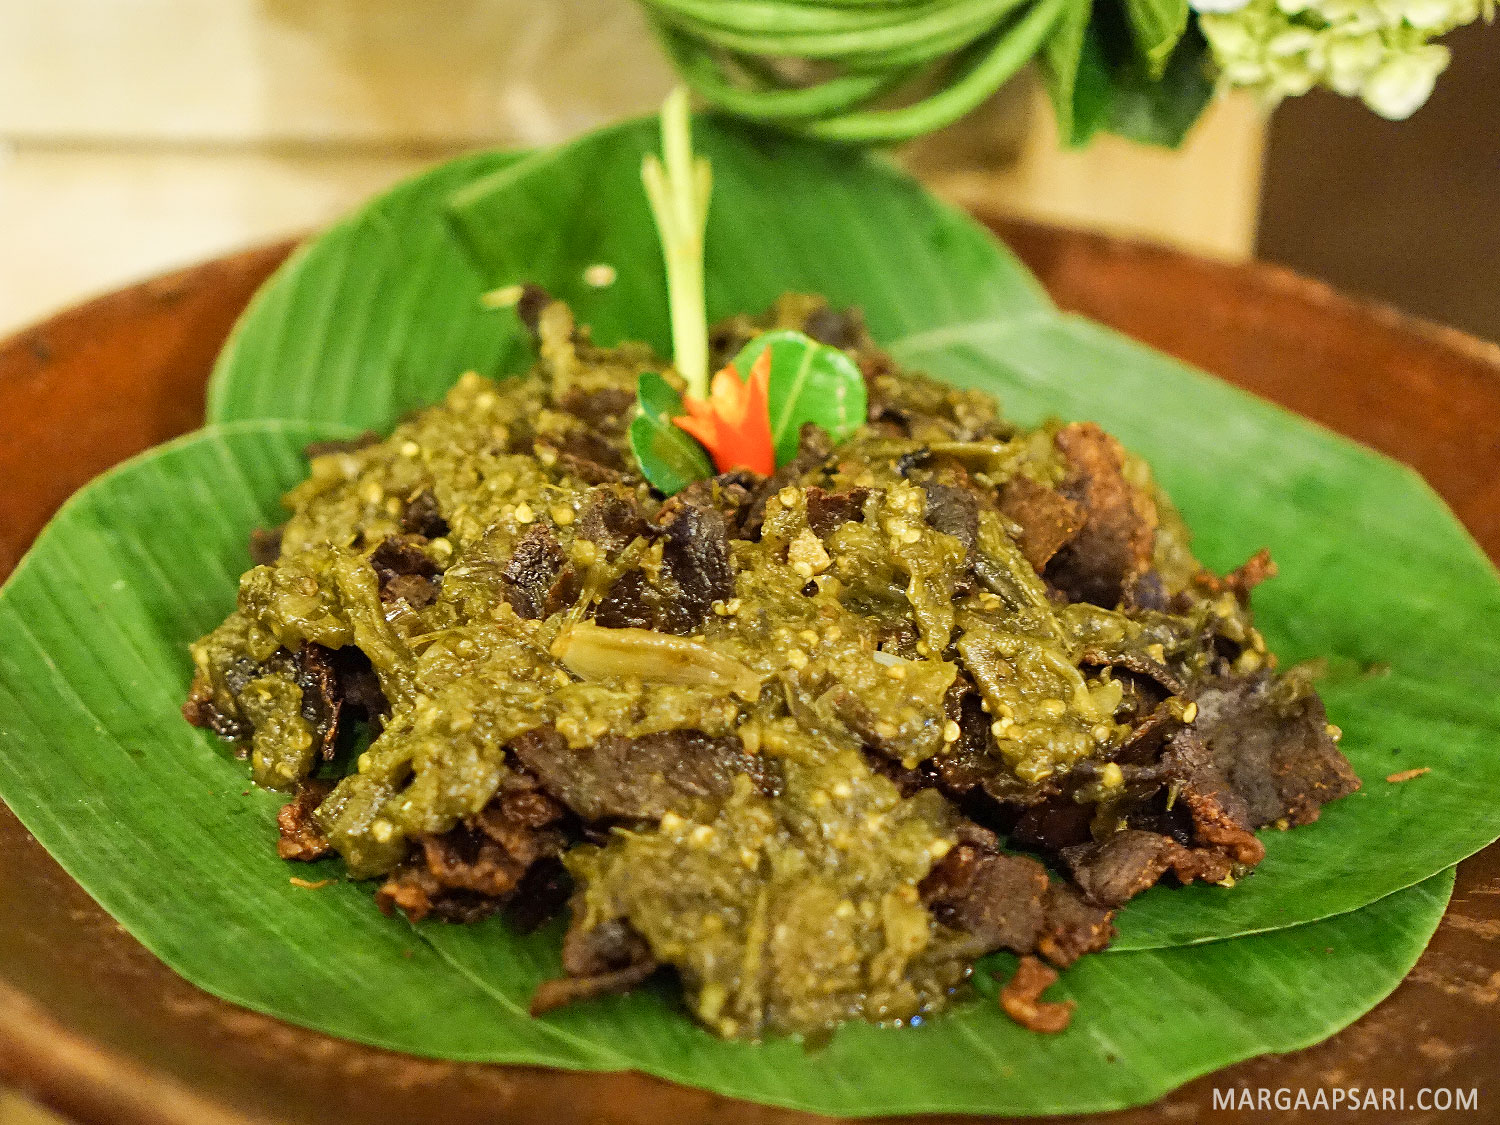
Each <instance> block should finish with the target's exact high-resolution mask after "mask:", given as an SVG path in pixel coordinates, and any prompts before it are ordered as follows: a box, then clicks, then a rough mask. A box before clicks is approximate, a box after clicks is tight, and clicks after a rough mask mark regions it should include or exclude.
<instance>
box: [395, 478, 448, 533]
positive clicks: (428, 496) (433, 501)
mask: <svg viewBox="0 0 1500 1125" xmlns="http://www.w3.org/2000/svg"><path fill="white" fill-rule="evenodd" d="M401 530H402V531H404V532H406V534H408V535H420V536H422V538H424V539H436V538H438V537H439V536H441V535H447V534H448V521H447V520H445V519H443V515H442V513H441V512H439V511H438V502H437V497H436V496H434V495H433V494H432V489H430V488H424V489H422V491H421V492H419V493H417V494H416V495H415V496H413V497H412V498H411V499H410V500H408V501H407V502H406V508H405V509H404V510H403V511H402V513H401Z"/></svg>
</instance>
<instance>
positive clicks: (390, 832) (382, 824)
mask: <svg viewBox="0 0 1500 1125" xmlns="http://www.w3.org/2000/svg"><path fill="white" fill-rule="evenodd" d="M395 834H396V826H395V825H393V824H392V823H391V822H390V821H388V820H377V821H375V822H374V823H372V824H371V825H370V835H371V836H373V837H375V842H376V843H377V844H385V843H389V842H390V839H391V837H392V836H394V835H395Z"/></svg>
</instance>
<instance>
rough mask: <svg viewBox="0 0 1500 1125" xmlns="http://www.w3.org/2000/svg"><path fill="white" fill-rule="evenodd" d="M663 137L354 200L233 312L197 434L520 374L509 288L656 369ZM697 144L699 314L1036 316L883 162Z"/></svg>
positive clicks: (644, 129) (724, 132) (925, 322)
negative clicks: (784, 308)
mask: <svg viewBox="0 0 1500 1125" xmlns="http://www.w3.org/2000/svg"><path fill="white" fill-rule="evenodd" d="M658 129H659V125H658V122H657V120H656V119H655V118H650V119H644V120H641V121H636V122H631V123H629V124H626V125H621V126H618V127H615V128H612V129H605V130H602V131H600V132H598V133H592V134H589V135H588V136H587V137H584V138H583V139H581V140H579V141H577V142H575V143H574V144H572V145H569V146H567V147H565V148H562V149H559V150H555V151H550V152H544V153H537V154H534V155H531V156H521V157H519V158H517V157H507V156H504V155H496V154H487V155H478V156H472V157H465V158H464V159H462V160H460V161H457V162H454V163H453V164H449V165H444V166H442V167H439V168H436V169H434V170H433V171H431V172H429V173H427V174H425V175H423V176H419V177H417V178H416V179H414V180H412V181H410V182H409V183H406V184H403V185H402V186H400V187H398V188H396V189H395V190H394V191H392V192H390V193H388V194H386V195H384V196H382V197H380V198H379V199H376V200H375V201H374V202H372V203H370V204H367V205H366V206H364V207H363V208H361V209H360V210H359V211H357V212H356V213H354V214H353V215H351V216H350V217H348V218H347V219H345V220H344V221H343V222H341V223H339V224H338V226H337V227H335V228H334V229H333V230H331V231H329V232H328V233H327V234H325V235H323V236H321V237H320V238H318V239H317V240H315V241H314V242H312V243H311V244H310V245H308V246H307V247H305V248H304V249H303V250H302V251H301V252H300V253H299V254H298V256H297V257H296V258H295V259H294V260H293V261H292V262H291V263H289V264H288V265H287V266H285V267H283V268H282V270H281V271H280V272H278V274H277V275H276V276H275V277H274V278H272V280H271V281H270V283H268V285H267V286H266V287H265V289H263V290H262V291H261V294H260V295H259V296H258V297H257V299H256V300H255V302H254V303H253V304H252V305H251V307H250V308H249V309H248V310H247V312H246V314H245V316H244V318H243V319H242V320H241V322H240V325H239V327H238V329H237V330H236V332H235V334H234V337H233V339H232V340H231V342H230V345H229V347H228V348H226V349H225V351H224V354H223V355H222V356H221V357H220V359H219V362H218V364H217V365H216V367H215V369H214V375H213V379H212V381H211V384H210V393H209V410H208V416H209V421H211V422H230V421H237V420H242V419H246V418H304V419H317V420H321V421H328V422H335V423H339V424H344V423H348V424H352V425H356V426H359V427H362V428H364V427H375V428H382V427H388V426H389V425H391V424H392V423H393V422H394V421H395V419H396V418H397V417H399V416H400V415H401V413H402V412H404V411H406V410H409V409H411V408H412V407H415V406H418V405H421V404H423V403H426V402H432V401H434V400H436V399H437V398H439V397H440V396H441V395H442V393H443V392H444V391H445V390H446V389H447V388H448V387H449V386H450V385H452V383H453V382H454V381H455V380H456V379H457V378H458V376H459V375H461V374H462V373H463V372H464V371H466V370H470V369H472V370H476V371H479V372H480V373H481V374H486V375H503V374H513V373H515V372H518V371H522V370H525V368H526V367H527V366H528V365H529V362H530V353H529V350H528V348H527V346H526V343H525V340H524V334H523V333H522V332H521V331H520V327H519V324H518V322H517V321H516V318H515V316H514V314H512V313H509V312H487V311H485V310H483V309H482V308H481V307H480V304H479V299H480V297H481V295H482V294H484V293H485V292H487V291H489V290H491V289H493V288H496V287H498V286H502V285H506V284H510V283H513V282H518V281H534V282H537V283H539V284H541V285H544V286H545V287H546V288H547V289H549V290H550V291H551V292H552V293H553V294H554V295H555V296H558V297H562V298H564V299H566V300H567V301H568V302H569V303H570V304H571V305H572V306H573V308H574V310H575V312H576V313H577V315H578V319H579V322H580V323H583V324H588V325H590V326H591V328H592V329H593V332H594V337H595V339H597V340H599V341H600V342H602V343H613V342H615V341H618V340H620V339H622V338H625V337H631V338H634V339H641V340H646V341H647V342H649V343H650V344H652V345H653V346H654V347H655V348H656V349H657V351H658V352H659V353H660V354H662V355H664V356H665V355H669V354H670V349H671V332H670V324H669V320H668V315H667V293H666V279H665V274H664V271H663V267H662V261H661V247H660V244H659V242H658V238H657V233H656V228H655V226H654V224H653V223H652V221H651V214H650V209H649V207H648V205H647V203H646V197H645V192H644V191H643V190H642V187H641V178H640V168H641V158H642V156H643V155H644V154H645V153H647V152H654V151H656V149H657V148H658V147H659V145H660V135H659V131H658ZM693 143H694V147H695V149H696V150H697V151H698V152H699V153H700V154H701V155H704V156H707V157H709V158H710V159H711V160H712V161H713V168H714V202H713V207H712V210H711V212H710V215H709V224H708V311H709V316H710V317H712V318H715V319H717V318H719V317H723V316H727V315H729V314H731V313H736V312H743V311H746V310H754V311H757V312H758V311H760V310H762V309H764V308H765V307H766V306H767V305H769V304H770V303H771V301H772V300H774V299H775V298H776V297H777V296H779V295H780V294H781V293H783V292H785V291H786V290H787V289H797V290H801V291H803V292H809V293H823V294H825V295H827V296H828V297H829V298H830V299H831V300H833V301H835V302H836V303H838V304H841V305H846V306H850V305H852V306H858V307H860V308H862V309H863V310H864V311H865V314H866V316H867V318H868V320H869V322H870V324H871V326H872V327H873V328H874V329H875V331H876V332H878V333H880V334H882V335H883V336H885V337H887V338H890V337H893V336H899V335H902V334H905V333H908V332H914V331H918V330H921V329H925V328H931V327H934V326H936V325H940V324H959V323H964V322H969V321H974V320H982V319H986V318H989V317H995V316H1025V315H1032V314H1036V313H1045V312H1046V311H1047V310H1049V309H1050V308H1051V304H1050V302H1049V301H1048V300H1047V298H1046V296H1045V294H1044V293H1043V292H1042V288H1041V286H1040V285H1038V284H1037V282H1036V281H1035V279H1033V278H1032V277H1031V275H1030V274H1029V273H1028V272H1027V271H1026V269H1025V267H1024V266H1022V265H1021V264H1020V262H1019V261H1018V260H1017V259H1016V258H1015V256H1014V255H1012V254H1011V253H1010V252H1009V251H1007V250H1005V249H1004V248H1003V247H1001V246H999V245H998V244H996V242H995V240H994V239H993V238H991V237H990V236H989V234H988V233H987V232H986V231H984V230H983V229H982V228H980V227H979V226H978V225H977V224H975V223H974V222H973V221H972V220H971V219H969V218H967V217H966V216H964V215H962V214H960V213H959V212H957V211H955V210H953V209H951V208H949V207H947V206H945V205H943V204H940V203H938V202H936V201H935V200H933V199H932V197H931V196H929V195H928V194H927V193H926V192H924V191H923V190H922V189H921V188H920V187H919V186H918V185H917V184H916V183H915V182H914V181H912V180H911V179H910V178H908V177H907V176H905V175H903V174H901V173H900V172H897V171H896V170H895V169H894V168H892V167H891V166H890V165H889V164H888V163H887V162H885V161H883V160H881V159H880V158H878V157H875V156H869V155H865V156H862V155H859V154H857V153H855V152H852V151H850V150H848V149H845V148H838V147H829V146H825V145H820V144H816V143H813V142H809V141H805V140H796V139H792V138H785V137H768V136H766V135H764V134H759V133H754V132H747V131H746V130H745V129H744V127H742V126H740V125H738V124H735V123H731V122H725V121H720V120H718V119H715V118H700V119H698V120H696V121H695V122H694V126H693ZM581 173H582V175H580V174H581ZM455 193H458V194H457V198H456V200H455V202H454V205H453V217H452V218H453V222H451V223H450V221H449V218H448V210H449V201H450V198H451V197H454V196H455ZM811 199H816V200H817V201H818V205H817V206H816V207H812V206H808V202H807V201H808V200H811ZM460 230H462V232H463V234H464V236H465V237H463V238H461V237H460V235H459V231H460ZM831 236H832V237H831ZM466 245H468V246H469V247H470V248H471V249H472V250H474V251H477V256H476V255H471V253H470V252H468V251H466V249H465V246H466ZM476 263H478V264H476ZM595 264H605V265H613V266H615V267H616V272H617V278H616V280H615V281H614V283H613V284H612V285H609V286H606V287H602V288H601V287H598V286H596V285H593V284H590V281H589V280H588V279H586V278H585V276H584V274H585V270H586V269H587V268H588V267H589V266H590V265H595ZM593 276H594V275H590V277H593ZM894 279H901V281H902V284H894V283H893V281H894Z"/></svg>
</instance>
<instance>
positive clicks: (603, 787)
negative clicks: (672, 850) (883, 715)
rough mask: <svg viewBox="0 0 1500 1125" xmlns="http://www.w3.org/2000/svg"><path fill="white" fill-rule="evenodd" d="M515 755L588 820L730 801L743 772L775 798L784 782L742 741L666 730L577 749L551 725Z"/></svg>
mask: <svg viewBox="0 0 1500 1125" xmlns="http://www.w3.org/2000/svg"><path fill="white" fill-rule="evenodd" d="M511 752H512V753H513V754H514V755H515V756H516V758H517V759H518V760H519V761H520V762H521V764H522V765H524V766H525V767H526V768H527V769H528V770H529V771H530V772H531V773H533V774H535V775H536V777H537V778H538V780H539V781H540V783H541V785H542V788H544V789H545V790H546V791H547V792H548V793H550V794H551V795H552V796H554V797H556V798H557V799H558V800H560V801H561V802H562V803H563V804H565V805H567V806H568V808H570V809H572V810H573V811H574V812H575V813H577V814H578V815H579V816H581V817H582V818H583V819H584V820H589V821H599V820H659V819H660V818H661V817H662V816H663V815H665V814H666V813H668V812H674V811H675V812H678V813H686V812H688V811H690V810H692V809H694V808H701V807H704V806H705V805H712V804H716V803H717V802H719V801H722V800H723V799H724V798H726V797H728V796H729V794H730V791H731V789H732V788H733V785H734V779H735V777H736V776H737V775H739V774H742V773H743V774H748V775H749V776H750V778H751V779H752V780H753V781H754V782H755V783H756V785H757V786H759V787H760V789H761V790H762V792H764V793H766V794H767V795H773V794H775V793H776V792H778V791H779V789H780V783H781V778H780V775H779V774H778V773H777V772H776V770H775V766H774V763H773V762H771V761H770V760H769V759H766V758H761V757H758V756H756V755H753V754H747V753H745V750H744V747H742V746H741V745H740V741H739V739H737V738H710V737H708V736H707V735H705V734H701V733H700V732H698V731H664V732H662V733H660V734H648V735H643V736H642V737H640V738H625V737H623V736H621V735H614V734H610V735H605V736H604V737H603V738H601V739H599V741H597V742H595V743H592V744H591V745H588V746H584V747H581V748H578V749H573V748H571V747H569V746H568V743H567V740H566V739H564V738H563V736H562V735H561V734H559V733H558V732H557V730H556V729H555V728H553V727H539V728H538V729H536V730H533V731H529V732H527V733H526V734H523V735H522V736H521V737H520V738H518V739H516V740H515V741H514V742H513V743H512V744H511Z"/></svg>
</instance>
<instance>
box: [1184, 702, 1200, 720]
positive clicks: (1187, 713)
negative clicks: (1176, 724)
mask: <svg viewBox="0 0 1500 1125" xmlns="http://www.w3.org/2000/svg"><path fill="white" fill-rule="evenodd" d="M1197 717H1198V704H1197V703H1196V702H1195V701H1193V700H1189V701H1188V705H1187V706H1186V707H1184V708H1183V709H1182V721H1183V722H1185V723H1190V722H1192V721H1193V720H1194V719H1196V718H1197Z"/></svg>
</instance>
